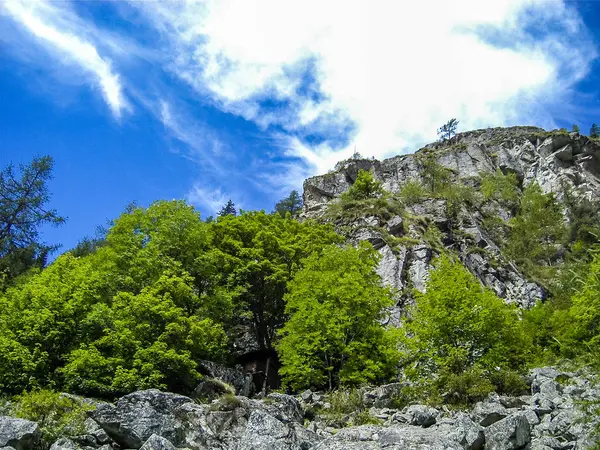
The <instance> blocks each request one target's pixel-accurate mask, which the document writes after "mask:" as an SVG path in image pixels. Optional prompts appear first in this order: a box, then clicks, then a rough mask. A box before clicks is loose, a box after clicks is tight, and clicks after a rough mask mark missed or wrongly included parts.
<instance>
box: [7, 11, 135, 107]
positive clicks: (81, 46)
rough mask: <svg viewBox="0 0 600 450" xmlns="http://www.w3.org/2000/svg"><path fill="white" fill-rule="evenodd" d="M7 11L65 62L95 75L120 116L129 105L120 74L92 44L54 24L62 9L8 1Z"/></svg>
mask: <svg viewBox="0 0 600 450" xmlns="http://www.w3.org/2000/svg"><path fill="white" fill-rule="evenodd" d="M3 11H4V13H5V14H7V15H9V16H10V17H11V18H12V19H13V20H14V21H15V22H17V23H18V24H20V25H21V26H22V27H23V28H24V29H25V30H27V31H28V32H29V33H30V35H31V36H32V37H33V38H35V39H36V40H37V41H38V42H39V43H42V44H44V45H45V46H46V48H47V49H49V50H50V51H52V52H54V53H55V54H56V56H57V58H56V59H58V60H59V61H60V62H61V63H67V65H73V64H74V65H76V66H78V67H79V68H80V69H83V70H84V72H85V73H87V74H88V75H89V76H91V77H92V78H93V80H94V83H95V84H96V85H97V86H98V87H99V88H100V91H101V93H102V96H103V98H104V100H105V102H106V103H107V105H108V106H109V107H110V109H111V111H112V113H113V114H114V116H115V117H117V118H120V117H121V114H122V112H123V111H124V110H126V109H128V108H129V104H128V102H127V100H126V98H125V96H124V94H123V87H122V85H121V81H120V76H119V74H117V73H116V72H115V71H114V70H113V68H112V66H111V62H110V60H109V59H107V58H102V57H101V56H100V55H99V54H98V51H97V49H96V47H95V46H94V45H92V44H91V43H89V42H87V41H85V40H84V39H82V38H81V37H78V36H76V35H74V34H71V33H69V32H65V31H63V30H60V29H58V28H57V27H56V26H55V25H54V23H55V22H57V21H58V19H59V16H60V14H61V13H62V11H61V10H57V9H55V8H54V7H53V6H52V5H50V4H48V3H45V2H41V1H40V2H29V1H20V0H7V1H5V2H4V4H3Z"/></svg>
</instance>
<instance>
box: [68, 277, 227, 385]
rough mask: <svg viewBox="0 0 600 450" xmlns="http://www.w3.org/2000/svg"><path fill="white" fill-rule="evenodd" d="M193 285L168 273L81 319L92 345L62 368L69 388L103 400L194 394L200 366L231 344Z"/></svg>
mask: <svg viewBox="0 0 600 450" xmlns="http://www.w3.org/2000/svg"><path fill="white" fill-rule="evenodd" d="M192 286H193V279H192V277H190V276H189V275H185V274H181V275H179V274H164V275H163V276H161V278H160V279H159V280H158V281H157V282H156V283H154V284H153V285H152V286H148V287H146V288H144V289H143V290H142V291H141V292H140V293H139V294H137V295H134V294H132V293H129V292H121V293H119V294H118V295H116V296H115V297H114V298H113V304H112V307H111V308H106V307H105V305H97V306H96V307H95V308H92V309H91V310H90V312H89V313H88V314H87V315H86V317H85V318H84V319H83V321H82V333H84V334H87V336H88V339H86V342H88V343H86V344H82V345H81V346H80V347H79V348H78V349H76V350H74V351H72V352H71V353H70V354H69V355H68V357H67V361H68V362H67V364H66V366H65V367H64V368H63V369H61V372H62V375H63V376H64V378H65V383H66V386H67V388H68V389H69V390H71V391H72V392H80V393H85V394H88V395H89V394H92V395H97V396H101V397H110V396H114V395H120V394H125V393H128V392H131V391H134V390H138V389H147V388H163V389H167V390H170V391H174V392H190V391H191V390H192V389H193V388H194V387H195V386H196V385H197V383H198V381H199V380H200V374H199V373H198V371H197V366H198V362H199V361H200V360H202V359H211V360H216V361H219V360H222V358H223V352H224V350H225V348H226V343H227V341H226V336H225V332H224V329H223V326H222V325H221V324H219V323H218V322H215V321H214V320H213V319H211V318H210V316H212V315H213V313H215V311H213V310H212V308H211V305H207V304H205V302H203V301H202V300H201V299H200V298H199V297H198V296H197V295H196V294H195V293H194V289H193V287H192ZM217 317H218V316H217ZM95 336H97V338H96V339H95V340H94V339H92V338H93V337H95Z"/></svg>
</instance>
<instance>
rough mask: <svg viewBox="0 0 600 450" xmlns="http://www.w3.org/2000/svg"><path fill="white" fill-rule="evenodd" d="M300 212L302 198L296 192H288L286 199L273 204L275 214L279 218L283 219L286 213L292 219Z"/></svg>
mask: <svg viewBox="0 0 600 450" xmlns="http://www.w3.org/2000/svg"><path fill="white" fill-rule="evenodd" d="M300 211H302V197H300V194H298V191H296V190H294V191H292V192H290V195H288V196H287V197H286V198H284V199H281V200H279V201H278V202H277V203H276V204H275V211H274V212H275V213H277V214H279V215H280V216H281V217H285V215H286V214H287V213H290V214H291V215H292V217H296V216H297V215H298V214H300Z"/></svg>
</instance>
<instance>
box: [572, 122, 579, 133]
mask: <svg viewBox="0 0 600 450" xmlns="http://www.w3.org/2000/svg"><path fill="white" fill-rule="evenodd" d="M571 131H572V132H573V133H579V125H577V124H573V127H572V128H571Z"/></svg>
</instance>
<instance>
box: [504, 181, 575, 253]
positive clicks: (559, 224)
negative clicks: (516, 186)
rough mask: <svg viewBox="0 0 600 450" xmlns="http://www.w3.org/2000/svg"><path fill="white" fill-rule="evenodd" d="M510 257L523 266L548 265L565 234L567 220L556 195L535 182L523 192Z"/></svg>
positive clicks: (514, 223)
mask: <svg viewBox="0 0 600 450" xmlns="http://www.w3.org/2000/svg"><path fill="white" fill-rule="evenodd" d="M510 227H511V230H510V235H509V239H508V243H507V252H508V255H509V256H510V257H512V258H514V259H515V260H516V261H517V262H519V263H521V264H527V263H533V264H543V263H545V264H548V265H550V263H551V262H552V260H553V259H554V258H555V256H556V254H557V251H558V245H559V243H560V242H561V239H562V238H563V237H564V235H565V231H566V227H565V220H564V218H563V215H562V211H561V207H560V205H559V204H558V203H557V201H556V199H555V197H554V195H553V194H544V193H543V192H542V189H541V188H540V186H539V185H538V184H536V183H532V184H530V185H529V186H527V188H526V189H525V190H524V191H523V195H522V196H521V200H520V205H519V212H518V214H517V215H516V216H515V217H514V218H513V219H511V221H510Z"/></svg>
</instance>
